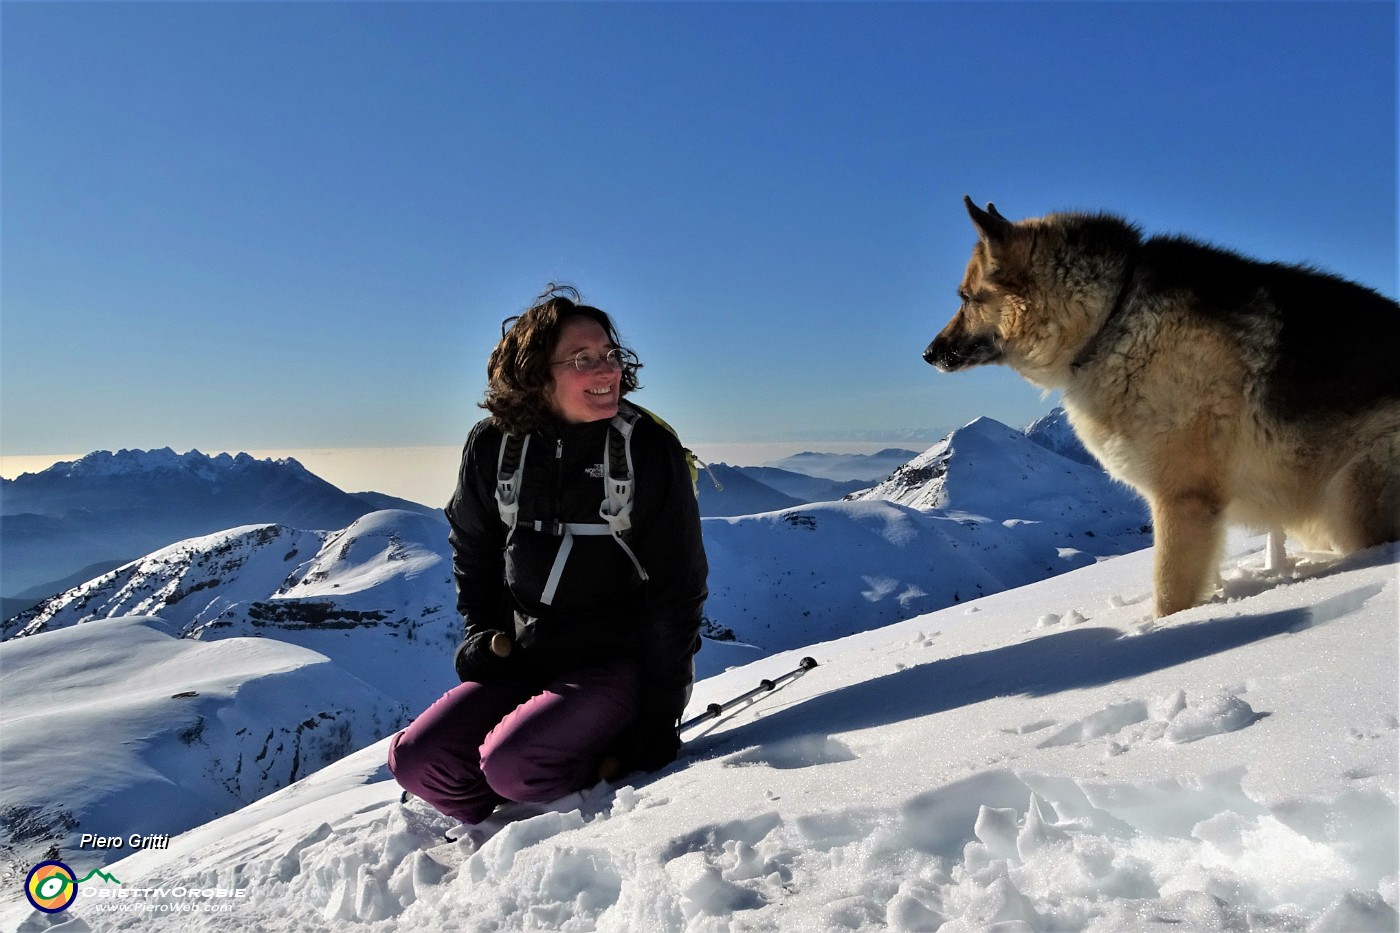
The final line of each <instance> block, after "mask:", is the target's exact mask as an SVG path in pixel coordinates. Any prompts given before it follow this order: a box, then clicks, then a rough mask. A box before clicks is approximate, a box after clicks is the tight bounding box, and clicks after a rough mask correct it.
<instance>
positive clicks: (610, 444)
mask: <svg viewBox="0 0 1400 933" xmlns="http://www.w3.org/2000/svg"><path fill="white" fill-rule="evenodd" d="M636 423H637V422H636V418H635V417H632V418H626V417H624V416H623V415H622V414H621V413H620V412H619V413H618V414H617V415H616V416H615V417H614V418H613V420H612V421H611V422H610V423H609V424H608V441H607V444H606V445H605V446H604V447H603V486H604V488H605V491H606V493H607V494H606V495H605V496H604V498H603V504H602V505H600V506H598V514H599V515H601V516H603V520H604V521H606V522H607V523H608V527H609V528H611V529H612V532H613V534H615V535H620V534H622V533H623V532H624V531H627V530H628V529H629V528H631V527H632V483H633V473H632V428H633V426H634V425H635V424H636Z"/></svg>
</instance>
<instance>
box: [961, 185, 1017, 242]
mask: <svg viewBox="0 0 1400 933" xmlns="http://www.w3.org/2000/svg"><path fill="white" fill-rule="evenodd" d="M963 204H964V206H966V207H967V215H968V216H969V217H971V218H972V224H973V226H975V227H976V228H977V233H978V235H979V236H981V237H982V239H984V240H986V241H987V242H988V243H1000V242H1002V241H1003V240H1005V239H1006V238H1007V235H1008V234H1010V232H1011V231H1012V229H1014V226H1015V225H1014V224H1012V223H1011V221H1009V220H1007V219H1006V218H1005V217H1003V216H1001V214H999V213H998V212H997V208H996V205H995V204H993V203H991V202H990V201H988V202H987V209H986V210H985V211H984V210H982V209H981V208H980V207H978V206H977V205H976V204H974V203H973V201H972V198H970V197H968V196H967V195H963Z"/></svg>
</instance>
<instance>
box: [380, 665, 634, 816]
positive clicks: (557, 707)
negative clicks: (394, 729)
mask: <svg viewBox="0 0 1400 933" xmlns="http://www.w3.org/2000/svg"><path fill="white" fill-rule="evenodd" d="M636 715H637V667H636V664H635V662H633V661H631V660H619V661H612V662H609V663H607V664H601V665H598V666H596V667H586V668H582V669H580V670H577V671H570V672H569V673H567V674H564V675H562V676H561V677H559V678H557V679H556V680H554V681H553V682H551V683H550V684H548V685H547V686H546V687H545V688H544V689H543V690H540V689H539V688H531V687H528V686H526V685H524V684H521V683H519V682H517V681H500V682H494V683H489V684H478V683H471V682H467V683H464V684H461V685H459V686H456V687H453V688H452V689H451V690H449V691H447V692H446V693H445V694H443V695H442V697H441V699H439V700H438V701H437V702H436V703H434V704H433V705H432V706H430V707H428V708H427V710H425V711H424V712H423V714H422V715H421V716H419V717H418V718H417V719H415V720H413V722H412V723H410V724H409V726H408V728H407V729H404V730H403V731H402V732H400V733H399V734H398V735H396V736H394V739H393V741H392V742H390V743H389V770H390V771H392V772H393V774H394V778H395V779H396V780H397V781H398V782H399V785H400V786H401V787H403V788H404V789H405V790H407V791H409V792H410V793H412V794H414V795H415V796H418V797H422V798H423V799H424V800H426V801H427V802H428V803H429V804H431V805H432V806H433V807H434V808H435V809H437V810H438V811H439V812H441V813H444V814H446V815H447V816H450V817H453V818H454V819H458V820H461V821H462V822H463V823H478V822H480V821H481V820H483V819H485V818H486V817H487V816H489V815H490V814H491V811H492V810H494V809H495V808H496V805H497V804H500V803H504V802H505V801H511V800H513V801H521V802H533V803H543V802H547V801H550V800H555V799H558V798H559V797H563V796H564V795H566V794H570V793H573V792H574V791H576V790H582V789H583V788H585V787H588V786H591V785H592V784H595V783H597V780H598V763H599V761H600V760H601V759H602V757H603V755H604V753H605V752H606V751H607V749H608V746H609V745H611V744H612V742H613V740H614V739H616V738H617V737H618V735H620V734H621V732H622V730H623V729H625V728H626V727H627V725H628V724H629V723H631V721H632V720H633V719H634V718H635V717H636Z"/></svg>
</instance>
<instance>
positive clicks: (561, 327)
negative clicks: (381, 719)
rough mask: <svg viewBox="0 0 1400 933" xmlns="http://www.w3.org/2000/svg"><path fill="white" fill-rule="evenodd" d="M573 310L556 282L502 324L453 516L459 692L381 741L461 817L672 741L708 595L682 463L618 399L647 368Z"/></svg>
mask: <svg viewBox="0 0 1400 933" xmlns="http://www.w3.org/2000/svg"><path fill="white" fill-rule="evenodd" d="M577 299H578V293H577V292H576V291H574V290H573V289H571V288H567V287H565V288H556V287H553V286H551V287H550V289H549V290H548V291H546V292H545V294H544V295H542V296H540V299H539V300H538V301H537V302H536V304H535V305H534V306H533V307H531V308H530V309H529V310H528V311H526V312H525V313H524V314H522V315H519V316H518V317H513V318H508V319H507V320H506V322H505V324H504V325H503V328H502V330H503V333H502V337H501V341H500V343H499V344H497V345H496V348H495V350H494V351H493V352H492V354H491V358H490V361H489V362H488V364H487V375H488V379H489V384H488V388H487V392H486V398H485V401H483V402H482V407H483V408H485V409H487V410H488V411H489V412H490V413H491V415H490V417H488V418H486V419H484V420H482V421H481V422H479V423H478V424H477V425H476V426H475V427H474V428H473V429H472V431H471V434H470V435H469V436H468V438H467V443H466V447H465V449H464V450H463V454H462V467H461V472H460V473H459V475H458V479H457V489H456V492H455V493H454V494H453V496H452V501H451V502H450V503H449V504H448V506H447V509H446V512H447V518H448V521H449V522H450V523H451V528H452V530H451V534H450V536H449V540H450V542H451V544H452V552H453V571H454V574H455V576H456V578H457V608H458V610H459V611H460V612H461V614H462V617H463V619H464V621H465V624H466V638H465V639H464V640H463V642H462V644H461V645H460V646H459V647H458V649H457V655H456V667H457V675H458V676H459V677H460V678H461V680H462V683H461V685H459V686H457V687H454V688H453V689H451V690H449V691H448V692H447V693H446V694H444V695H443V697H442V698H441V699H439V700H438V701H437V702H436V703H434V704H433V705H432V706H430V707H429V708H428V709H427V710H426V711H425V712H424V713H423V714H422V715H420V716H419V717H418V718H417V719H415V720H414V721H413V723H412V724H411V725H410V726H409V727H408V728H407V729H405V730H404V731H403V732H401V733H399V734H398V735H397V736H395V737H394V740H393V742H392V743H391V745H390V748H389V768H390V770H391V771H392V772H393V773H394V777H395V778H396V779H397V780H398V782H399V784H400V785H402V786H403V787H404V788H405V789H407V790H408V791H410V792H412V793H413V794H415V795H417V796H419V797H422V798H423V799H424V800H426V801H427V802H428V803H430V804H432V806H433V807H435V808H436V809H438V810H439V811H441V812H442V813H444V814H446V815H448V816H451V817H454V818H456V819H459V820H461V821H462V822H464V823H476V822H480V821H481V820H483V819H485V818H486V817H487V816H488V815H490V813H491V811H492V810H493V809H494V808H495V807H496V806H497V805H498V804H501V803H503V802H506V801H521V802H545V801H550V800H554V799H557V798H559V797H561V796H564V795H566V794H569V793H571V792H573V791H577V790H580V789H582V788H584V787H587V786H589V785H591V784H593V783H595V782H596V781H597V780H599V779H610V778H614V777H616V776H618V775H621V774H625V773H628V772H630V771H633V770H646V771H650V770H655V769H657V768H660V767H663V766H664V765H666V764H669V763H670V762H671V761H673V760H675V757H676V754H677V751H678V750H679V748H680V738H679V736H678V735H677V731H676V723H677V721H678V720H679V718H680V715H681V713H682V711H683V709H684V706H685V702H686V698H687V696H688V694H689V691H690V684H691V680H692V678H693V676H694V668H693V664H692V656H693V655H694V653H695V651H696V650H697V649H698V647H699V630H700V615H701V608H702V607H703V605H704V601H705V597H706V595H707V591H706V586H705V578H706V574H707V565H706V561H705V552H704V547H703V544H702V543H701V539H700V515H699V510H698V508H697V506H696V501H695V495H694V486H693V481H692V478H691V473H690V467H689V465H688V463H687V462H686V459H685V455H684V451H683V448H682V447H681V445H680V442H679V441H678V440H677V439H676V437H675V436H674V435H673V434H672V433H671V432H670V431H668V430H667V429H666V428H664V427H662V426H660V425H659V424H658V423H657V422H656V421H654V420H653V419H652V418H651V417H648V416H647V415H646V414H644V413H639V411H638V410H637V409H635V408H633V407H632V406H631V405H629V404H628V403H627V402H625V401H623V397H624V396H625V395H627V394H628V393H629V392H631V391H633V390H635V389H637V388H638V384H637V370H638V369H639V368H640V364H639V363H638V362H637V358H636V356H635V355H633V354H632V353H631V352H630V351H629V350H626V349H625V348H623V347H621V346H620V345H619V343H618V337H617V332H616V330H615V329H614V327H613V324H612V321H611V319H610V318H609V317H608V315H607V314H606V313H605V312H603V311H601V310H599V309H597V308H594V307H590V306H588V305H582V304H579V303H578V302H577ZM628 434H630V438H629V437H628V436H627V435H628ZM629 478H630V480H631V492H630V493H627V492H626V491H625V486H626V485H627V480H628V479H629Z"/></svg>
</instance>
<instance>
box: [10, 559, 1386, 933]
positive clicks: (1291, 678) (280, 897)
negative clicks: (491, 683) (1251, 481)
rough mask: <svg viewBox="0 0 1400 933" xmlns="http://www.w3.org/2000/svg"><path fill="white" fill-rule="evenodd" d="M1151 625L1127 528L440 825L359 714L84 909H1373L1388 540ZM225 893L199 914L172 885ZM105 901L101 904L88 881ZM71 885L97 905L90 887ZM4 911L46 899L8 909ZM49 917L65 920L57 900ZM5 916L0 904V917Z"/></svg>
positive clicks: (477, 922) (187, 925)
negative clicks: (554, 781)
mask: <svg viewBox="0 0 1400 933" xmlns="http://www.w3.org/2000/svg"><path fill="white" fill-rule="evenodd" d="M1262 548H1263V543H1262V540H1261V539H1258V538H1252V539H1242V538H1234V539H1232V556H1231V557H1230V558H1229V561H1228V564H1227V568H1226V573H1225V580H1224V588H1223V590H1222V591H1221V592H1220V593H1219V594H1218V595H1217V597H1216V598H1215V599H1214V600H1212V601H1211V602H1210V603H1208V604H1206V605H1203V606H1200V607H1197V608H1195V609H1192V610H1189V611H1186V612H1182V613H1178V614H1176V615H1174V616H1171V617H1169V618H1166V619H1158V620H1153V619H1151V617H1150V615H1149V613H1148V611H1147V609H1146V605H1147V602H1146V600H1147V599H1148V595H1149V594H1148V593H1147V591H1146V590H1147V584H1146V581H1147V579H1148V577H1149V571H1150V565H1151V557H1152V555H1151V551H1150V550H1149V551H1142V552H1139V553H1135V554H1130V555H1127V556H1125V557H1120V558H1116V559H1114V560H1111V561H1104V562H1100V563H1098V564H1095V565H1092V566H1089V567H1085V568H1083V569H1080V570H1076V571H1073V572H1071V573H1067V574H1064V575H1061V576H1058V577H1056V578H1054V579H1051V580H1046V581H1043V582H1040V583H1036V584H1033V585H1031V586H1027V587H1022V588H1020V589H1016V590H1011V591H1008V592H1003V593H999V594H997V595H994V596H989V597H986V598H984V599H982V600H979V601H977V602H974V603H970V604H967V605H961V606H954V607H949V608H947V609H944V610H941V611H939V612H935V613H931V614H928V615H924V616H921V617H918V618H915V619H911V620H908V621H905V622H901V623H898V624H895V625H891V626H888V627H886V628H883V629H880V630H877V631H872V632H866V633H862V634H859V635H856V636H852V637H849V638H845V639H841V640H838V641H833V642H827V643H824V644H819V645H813V646H808V647H806V648H804V649H802V651H801V652H792V653H789V654H784V655H779V656H774V657H771V658H768V659H765V660H764V661H762V662H760V663H759V664H755V665H751V666H748V667H745V668H739V669H735V670H731V671H728V672H726V673H724V674H722V675H719V676H716V677H713V678H710V679H707V680H705V681H703V682H701V683H699V684H697V686H696V690H695V695H694V697H693V698H692V702H691V712H695V711H698V710H700V709H703V708H704V707H705V705H706V704H708V703H711V702H717V701H722V700H724V699H727V698H729V697H730V696H733V695H736V694H738V693H741V692H743V691H745V690H747V689H749V688H750V687H752V686H754V685H755V684H756V682H757V681H758V680H759V679H760V678H764V677H774V676H776V675H777V674H779V673H781V672H783V671H785V670H788V669H790V668H792V667H794V666H795V665H796V663H797V659H798V657H799V655H800V654H810V655H812V656H813V657H815V658H817V659H818V660H819V662H820V666H819V667H817V668H816V669H814V670H812V671H810V672H808V673H807V674H806V675H804V676H802V677H800V678H798V679H797V680H795V681H793V682H791V683H790V684H788V685H787V686H785V687H783V688H782V689H781V690H779V691H776V692H774V693H772V694H769V695H767V696H766V697H765V698H763V699H761V700H759V701H757V702H756V703H754V704H752V705H749V706H747V707H743V708H741V709H739V710H736V711H735V712H734V713H732V714H729V715H727V716H726V717H724V718H723V719H722V720H720V721H718V722H713V723H711V724H708V725H707V726H705V727H701V728H699V729H697V730H695V732H696V733H698V734H689V735H687V738H688V739H689V741H688V744H687V747H686V749H685V752H684V756H685V757H684V759H683V760H682V761H681V762H678V763H677V764H675V765H673V766H671V767H669V768H667V769H665V770H663V771H662V772H660V773H658V774H655V775H651V776H641V775H636V776H633V777H632V778H630V779H629V780H628V781H627V782H626V783H622V784H619V785H617V786H611V785H606V784H604V785H599V786H598V787H595V788H591V789H589V790H587V791H585V792H583V793H581V794H578V795H575V796H573V797H571V798H568V799H566V800H562V801H559V802H557V803H556V804H555V805H554V806H553V807H533V808H530V807H517V808H513V809H508V810H505V811H501V815H500V818H493V822H489V823H488V824H484V825H483V826H482V827H479V828H478V829H476V830H474V831H469V832H463V833H461V836H460V838H459V841H457V842H447V841H445V840H444V838H443V832H444V831H445V830H448V829H450V828H451V827H452V824H451V821H450V820H447V819H446V818H444V817H441V816H439V815H437V814H436V813H434V812H432V811H431V810H430V809H428V808H427V807H425V806H423V805H422V804H421V802H419V801H411V802H410V803H409V804H407V805H401V804H400V803H399V792H398V788H397V787H396V786H395V785H394V784H393V783H392V781H390V780H388V779H387V775H386V773H385V771H384V768H383V760H384V754H385V748H386V744H387V739H386V740H385V741H384V742H381V743H379V744H377V745H375V746H373V747H371V748H368V749H365V750H364V751H363V752H360V753H356V754H355V755H352V756H350V757H349V758H347V759H345V760H344V761H341V762H338V763H337V764H335V765H332V766H331V767H329V768H327V769H325V770H323V771H321V772H319V773H317V774H315V775H312V776H310V777H309V778H307V779H305V780H303V781H301V782H299V783H297V784H296V785H293V786H292V787H289V788H286V789H284V790H282V791H280V792H279V793H277V794H274V795H272V796H270V797H268V798H265V799H263V800H260V801H259V802H257V803H256V804H253V805H251V806H249V807H247V808H245V809H243V810H241V811H239V812H237V813H234V814H231V815H229V816H227V817H224V818H222V819H220V820H217V821H215V822H213V823H210V824H208V825H206V826H202V827H199V828H198V829H195V830H192V831H191V832H189V833H187V834H185V835H183V836H181V837H180V838H177V839H175V840H174V841H173V842H172V844H171V846H170V848H169V849H167V850H163V851H155V850H150V851H143V852H141V853H138V854H135V855H132V856H131V857H129V858H126V859H124V860H122V861H120V862H118V863H116V864H115V865H113V866H112V867H111V868H112V873H113V874H114V875H115V876H116V877H117V878H119V879H120V881H121V887H122V888H123V889H129V890H135V891H141V892H143V893H142V894H141V896H140V899H141V901H142V903H141V905H140V906H141V908H142V909H140V910H130V911H127V912H122V911H121V910H119V909H118V907H119V902H118V901H116V900H115V899H110V900H107V901H105V902H104V900H102V899H101V898H99V897H98V896H97V895H99V894H100V893H101V891H102V890H106V889H111V890H115V886H113V885H111V884H96V883H95V884H94V885H93V892H92V897H91V899H87V898H81V897H80V899H79V904H78V905H77V906H75V907H74V908H72V909H71V915H72V917H75V918H77V919H79V920H81V921H83V922H85V923H89V924H92V925H93V926H92V928H93V929H103V930H127V929H131V930H136V929H140V930H152V929H154V930H162V929H170V930H175V929H178V930H182V931H184V930H223V929H230V928H235V927H236V928H240V929H260V930H264V931H268V933H282V931H285V933H291V931H297V933H302V931H313V933H314V931H328V933H329V931H343V930H347V929H364V930H390V929H412V930H417V931H424V933H433V931H438V930H455V929H461V928H463V926H464V925H467V926H469V927H471V928H473V929H525V928H529V929H560V930H607V931H629V933H630V931H635V930H649V931H662V933H666V931H690V930H712V929H752V930H796V929H822V930H825V929H892V930H906V931H917V930H934V929H937V930H940V931H947V933H957V931H985V930H989V929H1001V930H1020V931H1027V930H1029V931H1035V930H1088V931H1102V933H1109V931H1123V930H1133V931H1158V933H1167V931H1178V930H1191V931H1192V933H1224V931H1235V930H1243V929H1250V930H1279V931H1284V930H1290V931H1291V930H1315V931H1323V930H1347V931H1362V930H1394V929H1395V928H1396V926H1397V921H1400V915H1398V914H1397V912H1396V906H1397V871H1398V870H1400V852H1397V839H1396V831H1395V827H1396V823H1397V770H1398V769H1397V758H1398V757H1400V747H1398V746H1397V735H1400V721H1397V717H1396V708H1397V699H1398V698H1397V657H1400V650H1398V649H1400V644H1397V626H1396V611H1397V606H1398V605H1400V593H1398V592H1397V589H1398V588H1400V587H1398V584H1397V573H1396V571H1397V558H1400V548H1397V547H1395V546H1389V547H1384V548H1377V549H1373V550H1371V551H1368V552H1364V553H1362V554H1358V555H1353V556H1352V557H1351V558H1348V559H1346V560H1343V561H1333V560H1321V559H1316V558H1313V557H1309V556H1297V557H1295V558H1294V559H1293V562H1292V565H1291V567H1290V569H1289V570H1288V571H1287V572H1284V573H1271V572H1267V571H1264V570H1263V569H1262V563H1263V561H1262V554H1261V552H1262ZM220 888H221V889H225V890H241V891H243V896H242V897H241V898H239V899H238V901H237V902H236V903H229V904H228V908H227V912H225V913H221V914H214V913H199V912H183V911H182V908H181V904H182V903H184V904H188V903H189V901H190V899H189V897H188V895H187V894H186V895H185V896H183V897H182V896H180V895H176V894H174V893H171V892H172V891H187V890H188V889H196V890H214V889H220ZM112 897H114V896H112ZM104 908H108V909H107V910H104ZM5 919H7V920H12V921H13V927H17V928H18V929H20V930H22V931H31V930H36V931H37V930H42V929H45V928H46V923H47V921H46V920H45V919H44V918H42V917H40V916H39V915H37V914H33V913H31V912H29V911H27V910H24V909H19V908H17V909H16V910H14V911H12V912H11V914H10V915H9V916H7V917H6V918H5ZM70 919H71V918H70ZM13 927H12V928H13Z"/></svg>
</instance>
